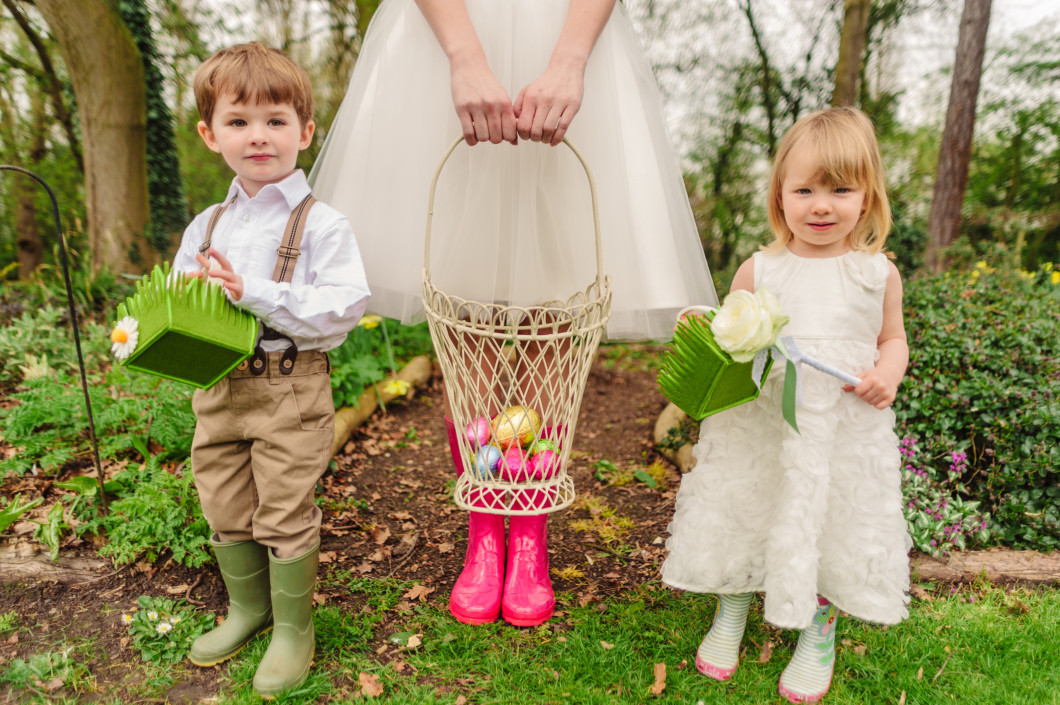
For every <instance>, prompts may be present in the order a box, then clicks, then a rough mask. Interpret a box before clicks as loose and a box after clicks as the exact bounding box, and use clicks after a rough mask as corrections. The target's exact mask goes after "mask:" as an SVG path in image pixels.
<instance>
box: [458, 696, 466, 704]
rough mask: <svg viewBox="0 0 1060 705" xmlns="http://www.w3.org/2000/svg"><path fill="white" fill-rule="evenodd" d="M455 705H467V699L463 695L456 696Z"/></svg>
mask: <svg viewBox="0 0 1060 705" xmlns="http://www.w3.org/2000/svg"><path fill="white" fill-rule="evenodd" d="M456 705H467V698H465V697H464V696H463V695H458V696H456Z"/></svg>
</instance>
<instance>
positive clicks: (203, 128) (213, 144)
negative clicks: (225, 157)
mask: <svg viewBox="0 0 1060 705" xmlns="http://www.w3.org/2000/svg"><path fill="white" fill-rule="evenodd" d="M196 128H197V129H198V130H199V137H202V141H203V142H205V143H206V146H207V147H209V148H210V150H211V151H213V152H220V151H221V147H220V145H218V144H217V138H216V137H214V134H213V130H211V129H210V126H209V125H207V124H206V123H205V122H203V121H202V120H199V124H198V125H196Z"/></svg>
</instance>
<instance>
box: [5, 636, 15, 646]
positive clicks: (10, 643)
mask: <svg viewBox="0 0 1060 705" xmlns="http://www.w3.org/2000/svg"><path fill="white" fill-rule="evenodd" d="M7 643H8V644H9V645H11V646H14V645H15V644H17V643H18V634H12V635H11V636H9V637H8V638H7Z"/></svg>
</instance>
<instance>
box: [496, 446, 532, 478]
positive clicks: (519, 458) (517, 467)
mask: <svg viewBox="0 0 1060 705" xmlns="http://www.w3.org/2000/svg"><path fill="white" fill-rule="evenodd" d="M529 460H530V457H529V456H528V455H527V454H526V451H524V450H523V449H522V448H519V447H518V446H512V447H511V448H509V449H508V450H506V451H504V456H503V457H502V458H501V467H500V471H501V475H502V476H503V477H504V479H506V480H509V481H511V482H525V481H526V480H527V479H529V476H530V462H529Z"/></svg>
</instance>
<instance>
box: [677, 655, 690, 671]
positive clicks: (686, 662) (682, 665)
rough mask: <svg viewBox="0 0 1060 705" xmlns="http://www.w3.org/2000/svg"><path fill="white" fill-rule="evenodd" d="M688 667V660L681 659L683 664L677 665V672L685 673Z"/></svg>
mask: <svg viewBox="0 0 1060 705" xmlns="http://www.w3.org/2000/svg"><path fill="white" fill-rule="evenodd" d="M687 666H688V659H686V658H683V659H681V663H679V664H677V670H678V671H683V670H685V668H686V667H687Z"/></svg>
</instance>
